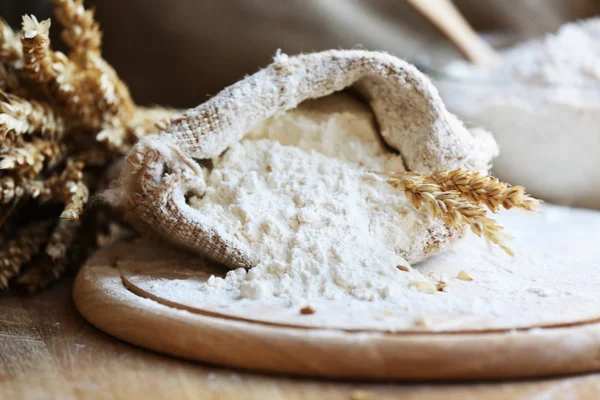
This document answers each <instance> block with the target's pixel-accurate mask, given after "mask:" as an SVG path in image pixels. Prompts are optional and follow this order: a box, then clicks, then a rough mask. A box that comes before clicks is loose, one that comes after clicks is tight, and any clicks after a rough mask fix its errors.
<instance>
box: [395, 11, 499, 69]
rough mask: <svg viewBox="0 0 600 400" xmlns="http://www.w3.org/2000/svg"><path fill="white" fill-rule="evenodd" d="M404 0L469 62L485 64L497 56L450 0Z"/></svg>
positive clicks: (491, 61)
mask: <svg viewBox="0 0 600 400" xmlns="http://www.w3.org/2000/svg"><path fill="white" fill-rule="evenodd" d="M406 1H407V2H408V3H409V4H410V5H411V6H413V7H414V8H415V9H416V10H417V11H418V12H419V14H421V15H423V16H424V17H425V18H426V19H427V20H429V22H431V23H432V24H433V25H434V26H435V27H436V28H437V29H438V30H439V31H440V32H441V33H442V34H443V35H444V36H446V37H447V38H448V39H449V40H450V41H451V42H452V44H453V45H454V47H456V49H457V50H458V51H460V53H461V54H462V55H463V56H464V57H465V59H467V60H468V61H470V62H471V63H473V64H475V65H480V66H486V65H490V64H493V63H494V62H496V61H497V59H498V58H499V56H498V54H497V53H496V51H495V50H494V49H493V48H492V47H491V46H490V45H489V44H488V43H486V42H485V41H484V40H483V39H481V38H480V37H479V35H478V34H477V32H475V31H474V30H473V28H471V26H470V25H469V23H468V22H467V20H466V19H465V18H464V17H463V16H462V15H461V14H460V12H459V11H458V9H457V8H456V7H455V6H454V3H452V1H451V0H406Z"/></svg>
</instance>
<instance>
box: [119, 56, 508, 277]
mask: <svg viewBox="0 0 600 400" xmlns="http://www.w3.org/2000/svg"><path fill="white" fill-rule="evenodd" d="M350 86H352V87H353V88H354V89H355V90H356V91H358V93H359V94H360V95H361V96H362V97H363V98H364V99H365V101H367V102H368V103H369V104H370V106H371V108H372V111H373V113H374V115H375V117H376V119H377V122H378V125H379V128H380V132H381V135H382V137H383V139H384V140H385V142H386V143H387V144H388V145H389V146H391V147H392V148H394V149H397V150H398V151H399V152H400V154H401V155H402V157H403V159H404V162H405V164H406V167H407V169H409V170H413V171H418V172H423V173H425V172H431V171H433V170H436V169H455V168H459V167H462V168H468V169H471V170H479V171H487V169H488V168H489V165H490V161H491V159H492V157H493V156H494V154H495V153H496V151H497V148H496V144H495V142H494V140H493V138H492V137H491V135H489V134H488V133H486V132H479V133H477V134H473V133H471V132H469V131H468V130H466V129H465V128H464V127H463V125H462V124H461V123H460V122H459V121H458V120H456V118H455V117H454V116H453V115H451V114H449V113H448V111H447V110H446V108H445V107H444V104H443V103H442V101H441V99H440V97H439V96H438V93H437V91H436V89H435V88H434V87H433V86H432V84H431V83H430V81H429V80H428V79H427V78H426V77H425V76H424V75H422V74H421V73H420V72H419V71H417V70H416V69H415V68H414V67H413V66H411V65H410V64H408V63H406V62H404V61H402V60H399V59H397V58H395V57H393V56H391V55H388V54H385V53H379V52H369V51H360V50H346V51H344V50H339V51H326V52H321V53H313V54H305V55H300V56H295V57H288V56H286V55H283V54H278V55H277V56H276V57H275V60H274V62H273V63H272V64H271V65H269V66H268V67H266V68H265V69H263V70H261V71H259V72H257V73H256V74H254V75H252V76H249V77H247V78H245V79H244V80H242V81H240V82H238V83H236V84H234V85H232V86H230V87H228V88H227V89H225V90H223V91H222V92H221V93H219V94H218V95H217V96H215V97H213V98H212V99H210V100H209V101H207V102H206V103H204V104H202V105H200V106H198V107H196V108H194V109H190V110H188V111H186V112H185V113H183V114H182V115H180V116H177V117H174V118H172V119H171V120H170V121H168V122H163V124H164V126H162V128H164V129H163V130H162V131H161V132H160V133H158V134H157V135H153V136H148V137H145V138H143V139H142V140H140V142H139V143H138V144H137V145H136V146H135V147H134V149H132V151H131V153H130V154H129V155H128V158H127V166H126V167H125V168H124V170H123V172H122V174H121V181H120V187H119V188H118V189H116V190H113V191H112V192H111V193H110V196H109V197H110V198H111V199H112V201H113V202H115V203H117V204H120V205H121V206H123V207H124V208H125V211H126V216H127V218H128V219H129V220H130V221H131V222H132V223H133V224H134V226H136V228H137V229H138V230H140V231H142V232H144V231H150V232H153V233H155V234H158V235H159V236H161V237H163V238H164V239H166V240H167V241H169V242H171V243H173V244H175V245H178V246H181V247H183V248H185V249H188V250H191V251H193V252H195V253H197V254H199V255H201V256H204V257H207V258H210V259H213V260H215V261H217V262H219V263H221V264H224V265H226V266H228V267H232V268H234V267H240V266H241V267H251V266H253V265H255V264H256V263H257V261H258V259H257V256H256V255H254V254H246V253H244V252H243V251H241V250H240V249H239V248H238V247H237V246H236V244H235V243H231V242H228V241H227V240H225V239H223V238H222V237H220V236H219V235H218V234H217V232H216V230H215V229H214V228H212V227H211V226H210V224H207V223H206V222H204V223H202V222H201V221H200V219H199V218H198V212H197V211H196V210H193V209H192V208H191V207H190V206H189V205H188V204H187V203H186V195H187V194H189V193H195V194H202V192H203V191H204V189H205V181H204V175H203V173H202V171H201V167H200V166H199V164H198V163H197V162H196V161H195V160H198V159H208V158H213V157H216V156H218V155H219V154H221V153H222V152H223V151H224V150H226V149H227V148H228V147H229V146H230V145H231V144H233V143H236V142H237V141H239V140H240V139H241V138H242V137H243V136H244V134H245V133H247V132H248V131H250V130H251V129H252V128H254V127H256V126H257V124H260V123H261V122H263V121H265V120H266V119H268V118H270V117H272V116H275V115H277V114H279V113H282V112H285V111H286V110H290V109H292V108H295V107H296V106H297V105H298V104H299V103H300V102H302V101H304V100H307V99H311V98H318V97H322V96H326V95H329V94H331V93H333V92H336V91H340V90H343V89H345V88H348V87H350ZM428 224H429V225H428ZM428 224H424V225H423V226H422V228H420V229H422V230H423V232H422V233H423V235H424V236H426V237H427V240H426V241H424V242H423V243H422V244H419V245H418V246H416V247H415V248H411V249H406V250H407V254H409V257H408V259H409V261H413V262H414V261H418V260H419V259H422V258H424V257H427V256H428V255H431V254H434V253H435V252H437V251H439V249H441V248H443V247H444V245H445V244H447V243H449V242H450V241H452V240H453V239H455V238H456V237H457V236H459V234H458V233H457V232H455V231H453V230H450V229H448V228H446V227H445V226H444V225H443V223H442V222H441V221H439V220H434V221H430V222H429V223H428Z"/></svg>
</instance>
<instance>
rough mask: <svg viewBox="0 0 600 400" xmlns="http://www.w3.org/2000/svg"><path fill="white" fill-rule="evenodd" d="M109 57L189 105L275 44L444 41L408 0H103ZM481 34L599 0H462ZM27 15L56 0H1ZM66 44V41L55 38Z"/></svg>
mask: <svg viewBox="0 0 600 400" xmlns="http://www.w3.org/2000/svg"><path fill="white" fill-rule="evenodd" d="M85 4H86V5H88V6H94V7H95V8H96V10H97V18H98V19H99V21H100V23H101V26H102V29H103V31H104V55H105V58H106V59H107V60H108V61H109V62H110V63H111V64H112V65H113V66H114V67H115V68H116V70H117V72H118V73H119V75H120V76H121V77H122V78H123V80H124V81H125V82H126V83H127V84H128V85H129V86H130V88H131V91H132V93H133V96H134V98H135V100H136V101H137V102H138V103H140V104H163V105H170V106H175V107H191V106H195V105H197V104H199V103H201V102H203V101H205V100H206V99H207V98H208V97H209V96H211V95H214V94H215V93H217V92H218V91H219V90H221V89H222V88H224V87H225V86H227V85H229V84H231V83H233V82H235V81H237V80H239V79H240V78H241V77H243V76H244V75H246V74H250V73H253V72H254V71H256V70H257V69H258V68H260V67H261V66H265V65H266V64H268V63H269V62H270V60H271V58H272V56H273V54H274V53H275V51H276V50H277V49H279V48H280V49H281V50H282V51H284V52H286V53H289V54H295V53H299V52H307V51H313V50H324V49H330V48H353V47H354V48H356V47H364V48H367V49H371V50H386V51H389V52H391V53H393V54H395V55H397V56H400V57H402V58H405V59H407V60H411V59H414V57H416V55H418V54H423V52H427V50H428V49H430V48H432V46H434V45H435V44H436V43H440V42H443V41H442V38H441V36H440V35H439V33H438V32H437V31H436V30H435V29H434V28H432V27H431V26H430V25H429V24H428V23H427V22H426V21H425V20H424V19H423V18H422V17H421V16H420V15H419V14H418V13H417V12H416V11H414V10H413V9H412V8H410V7H409V6H408V5H407V3H406V2H405V1H403V0H285V1H282V0H95V1H86V2H85ZM455 4H456V5H457V6H458V8H459V9H460V10H461V12H462V13H463V14H464V15H465V17H466V18H467V19H468V21H469V22H470V23H471V24H472V25H473V26H474V27H475V28H476V29H477V30H480V31H505V32H510V33H512V34H515V35H516V36H517V37H519V38H521V39H523V38H530V37H534V36H539V35H541V34H543V33H546V32H550V31H555V30H556V29H557V28H558V27H559V26H560V25H561V24H562V23H564V22H566V21H570V20H574V19H578V18H585V17H589V16H592V15H598V14H600V1H598V0H509V1H507V0H456V1H455ZM23 13H32V14H35V15H36V16H38V18H48V17H49V16H50V15H51V7H50V0H1V1H0V15H2V16H4V17H5V18H6V19H8V20H9V22H10V23H11V24H12V25H14V26H18V25H19V23H20V16H21V15H22V14H23ZM55 43H58V41H55Z"/></svg>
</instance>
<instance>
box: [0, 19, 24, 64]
mask: <svg viewBox="0 0 600 400" xmlns="http://www.w3.org/2000/svg"><path fill="white" fill-rule="evenodd" d="M0 62H2V63H3V64H5V65H7V66H9V67H11V68H20V67H21V66H22V65H23V46H22V45H21V40H20V39H19V37H18V35H17V34H15V32H14V31H13V30H12V29H11V27H10V26H9V25H8V24H7V23H6V21H5V20H3V19H2V18H0Z"/></svg>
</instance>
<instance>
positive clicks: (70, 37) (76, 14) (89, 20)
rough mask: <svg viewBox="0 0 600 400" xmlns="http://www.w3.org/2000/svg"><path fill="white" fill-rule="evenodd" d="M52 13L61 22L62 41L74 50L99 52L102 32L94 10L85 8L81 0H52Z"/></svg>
mask: <svg viewBox="0 0 600 400" xmlns="http://www.w3.org/2000/svg"><path fill="white" fill-rule="evenodd" d="M53 4H54V15H55V16H56V19H57V20H58V21H59V22H60V23H61V24H62V26H63V31H62V34H61V37H62V39H63V40H64V42H65V43H66V44H67V45H68V46H69V47H71V48H72V49H73V50H74V51H75V52H80V53H85V52H95V53H99V52H100V47H101V46H102V33H101V32H100V26H99V25H98V23H97V22H96V21H95V20H94V11H93V10H86V9H85V8H84V6H83V0H54V1H53Z"/></svg>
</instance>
